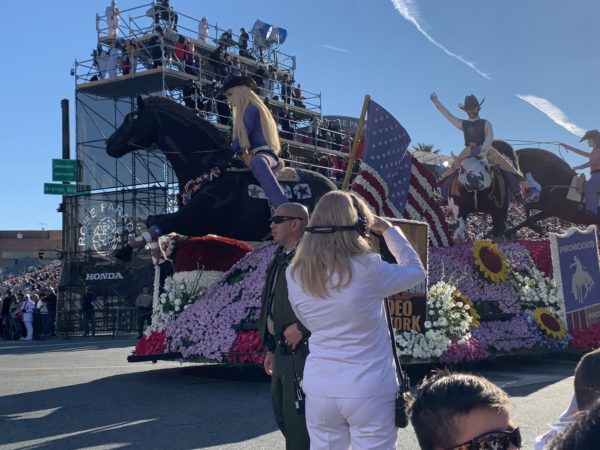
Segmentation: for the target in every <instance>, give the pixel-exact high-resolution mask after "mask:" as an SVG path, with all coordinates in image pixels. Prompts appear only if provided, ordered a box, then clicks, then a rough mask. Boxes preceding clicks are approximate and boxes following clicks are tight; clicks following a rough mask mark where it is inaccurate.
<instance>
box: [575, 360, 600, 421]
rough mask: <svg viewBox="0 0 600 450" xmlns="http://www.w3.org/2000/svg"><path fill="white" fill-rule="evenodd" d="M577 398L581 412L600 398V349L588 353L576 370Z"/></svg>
mask: <svg viewBox="0 0 600 450" xmlns="http://www.w3.org/2000/svg"><path fill="white" fill-rule="evenodd" d="M574 385H575V398H576V399H577V406H578V407H579V410H584V409H588V408H589V407H590V405H592V403H594V401H595V400H597V399H599V398H600V349H596V350H594V351H592V352H589V353H586V354H585V355H583V356H582V357H581V360H580V361H579V364H577V367H576V368H575V379H574Z"/></svg>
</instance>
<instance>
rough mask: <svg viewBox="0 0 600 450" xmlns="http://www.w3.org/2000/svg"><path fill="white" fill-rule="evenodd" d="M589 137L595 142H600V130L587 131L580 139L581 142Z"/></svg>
mask: <svg viewBox="0 0 600 450" xmlns="http://www.w3.org/2000/svg"><path fill="white" fill-rule="evenodd" d="M588 139H593V140H594V141H595V142H597V143H599V144H600V131H598V130H589V131H586V132H585V134H584V135H583V137H582V138H581V139H580V140H579V142H583V141H586V140H588Z"/></svg>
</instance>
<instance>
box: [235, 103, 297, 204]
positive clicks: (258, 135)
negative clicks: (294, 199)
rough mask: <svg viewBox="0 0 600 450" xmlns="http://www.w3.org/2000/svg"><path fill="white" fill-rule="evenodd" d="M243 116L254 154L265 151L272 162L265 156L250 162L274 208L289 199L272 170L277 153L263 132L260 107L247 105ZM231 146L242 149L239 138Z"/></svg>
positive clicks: (276, 159) (275, 164) (275, 163)
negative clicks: (270, 146)
mask: <svg viewBox="0 0 600 450" xmlns="http://www.w3.org/2000/svg"><path fill="white" fill-rule="evenodd" d="M243 118H244V125H245V126H246V130H247V132H248V140H249V141H250V149H251V151H252V154H253V156H257V155H258V154H260V153H263V154H265V155H264V156H266V157H267V158H266V159H268V160H269V162H270V164H269V163H268V162H267V161H266V160H265V158H256V157H253V158H252V162H251V163H250V169H252V173H253V174H254V177H255V178H256V180H257V181H258V182H259V184H260V185H261V187H262V188H263V190H264V191H265V194H266V196H267V198H268V199H269V201H270V202H271V205H272V206H273V207H274V208H277V207H278V206H279V205H281V204H283V203H286V202H287V201H288V198H287V196H286V195H285V192H284V191H283V189H282V188H281V186H280V184H279V182H278V181H277V179H276V178H275V175H274V174H273V170H272V168H273V167H275V166H277V163H278V158H277V155H275V153H274V152H273V150H271V149H270V148H269V146H268V144H267V140H266V139H265V136H264V134H263V132H262V126H261V121H260V120H261V119H260V112H259V111H258V108H257V107H256V106H254V105H248V106H246V109H245V110H244V116H243ZM231 148H232V149H233V150H234V151H236V152H238V151H240V142H239V140H238V139H237V138H236V139H235V140H234V141H233V142H232V143H231Z"/></svg>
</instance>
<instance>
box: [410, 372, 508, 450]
mask: <svg viewBox="0 0 600 450" xmlns="http://www.w3.org/2000/svg"><path fill="white" fill-rule="evenodd" d="M508 403H509V397H508V395H507V394H506V392H504V391H503V390H502V389H500V388H499V387H498V386H496V385H494V384H493V383H491V382H490V381H489V380H487V379H486V378H483V377H479V376H476V375H469V374H463V373H451V372H449V371H440V372H437V373H435V374H434V375H432V376H430V377H429V378H425V380H423V382H422V383H421V385H420V386H419V388H418V389H417V394H416V396H415V398H414V400H413V402H412V404H411V405H410V417H411V422H412V424H413V427H414V429H415V433H416V435H417V439H418V441H419V445H420V446H421V449H423V450H434V449H435V448H436V447H443V446H444V445H446V444H447V443H448V442H450V440H451V439H450V437H451V436H452V434H453V433H454V429H455V420H456V418H457V416H462V415H465V414H468V413H469V412H470V411H472V410H473V409H475V408H481V407H485V408H494V409H497V410H499V411H507V410H508Z"/></svg>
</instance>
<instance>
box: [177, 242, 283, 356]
mask: <svg viewBox="0 0 600 450" xmlns="http://www.w3.org/2000/svg"><path fill="white" fill-rule="evenodd" d="M276 247H277V246H276V245H270V246H267V247H264V248H261V249H259V250H256V251H254V252H252V253H249V254H247V255H246V256H245V257H244V258H242V259H241V260H240V261H239V262H237V263H236V264H235V265H234V266H233V267H232V268H231V269H230V270H228V271H227V272H226V273H225V274H223V276H222V277H221V278H220V279H219V281H217V282H216V283H215V284H213V285H212V286H211V287H210V288H209V289H208V290H207V291H206V293H205V294H204V295H203V296H202V297H201V298H199V299H198V300H197V301H196V302H195V303H194V304H192V305H191V306H190V307H189V308H188V309H186V310H185V311H184V312H182V313H181V314H179V316H177V317H176V318H175V319H174V320H171V321H170V322H169V323H168V324H167V327H166V335H167V339H169V338H170V339H171V342H172V346H173V348H172V351H180V352H181V353H182V355H183V357H184V359H190V358H198V357H201V358H207V359H210V360H216V361H221V360H223V358H224V355H226V354H227V352H229V350H230V349H231V348H232V346H233V344H234V342H235V339H236V336H237V333H236V331H235V330H234V329H233V326H234V325H236V324H239V323H241V322H242V320H245V319H249V315H251V316H252V317H250V319H256V318H257V316H258V312H259V310H260V305H261V294H262V288H263V285H264V278H265V273H266V270H267V266H268V265H269V262H270V261H271V259H272V258H273V253H274V251H275V249H276Z"/></svg>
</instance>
